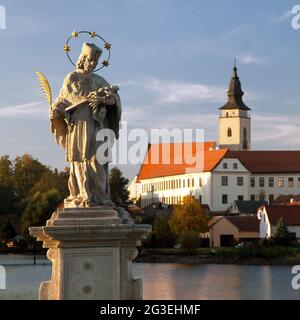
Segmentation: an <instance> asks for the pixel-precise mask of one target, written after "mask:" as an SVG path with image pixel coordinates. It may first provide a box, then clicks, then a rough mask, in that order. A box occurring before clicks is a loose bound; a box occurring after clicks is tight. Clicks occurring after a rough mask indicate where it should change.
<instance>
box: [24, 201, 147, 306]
mask: <svg viewBox="0 0 300 320" xmlns="http://www.w3.org/2000/svg"><path fill="white" fill-rule="evenodd" d="M149 232H150V226H148V225H134V224H122V222H121V220H120V218H119V216H118V213H117V212H116V211H115V210H114V209H113V208H112V207H96V208H73V209H72V208H67V209H64V210H59V211H56V212H54V213H53V215H52V217H51V219H50V220H48V221H47V224H46V226H44V227H32V228H30V234H31V235H32V236H34V237H36V238H37V239H38V240H39V241H43V246H44V247H45V248H49V250H48V252H47V257H48V258H49V260H51V261H52V277H51V280H50V281H45V282H43V283H42V284H41V286H40V299H41V300H68V299H88V300H111V299H142V281H141V280H140V279H133V277H132V270H131V265H132V260H133V259H134V258H135V257H136V255H137V253H138V251H137V249H136V247H137V246H138V245H140V240H141V239H143V238H145V237H146V236H147V234H148V233H149Z"/></svg>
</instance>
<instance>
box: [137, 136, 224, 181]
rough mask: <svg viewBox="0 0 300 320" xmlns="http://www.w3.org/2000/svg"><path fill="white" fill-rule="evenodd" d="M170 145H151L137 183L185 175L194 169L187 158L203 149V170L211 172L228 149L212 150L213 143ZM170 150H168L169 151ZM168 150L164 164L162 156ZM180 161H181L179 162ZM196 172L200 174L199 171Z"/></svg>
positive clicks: (193, 165)
mask: <svg viewBox="0 0 300 320" xmlns="http://www.w3.org/2000/svg"><path fill="white" fill-rule="evenodd" d="M184 146H185V147H184V148H183V144H181V143H171V144H152V145H149V147H148V152H147V154H146V156H145V160H144V163H143V164H142V166H141V169H140V172H139V175H138V181H140V180H143V179H150V178H158V177H164V176H172V175H179V174H185V173H187V171H188V170H193V169H196V167H195V164H190V163H188V162H189V160H188V159H189V157H195V155H196V151H198V150H201V148H202V147H203V151H204V152H203V170H202V171H204V172H205V171H211V170H213V168H214V167H215V166H216V165H217V164H218V163H219V162H220V160H221V159H222V158H223V157H224V155H225V153H226V152H227V150H228V149H222V150H212V149H213V148H214V147H215V142H211V141H210V142H204V143H196V142H192V143H184ZM169 148H170V149H169ZM168 150H170V156H169V157H167V158H166V159H167V160H168V159H170V161H169V163H164V162H166V161H163V160H164V156H163V155H164V154H167V153H168ZM181 159H182V161H181ZM197 172H200V171H199V170H198V171H197Z"/></svg>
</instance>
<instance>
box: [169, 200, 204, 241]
mask: <svg viewBox="0 0 300 320" xmlns="http://www.w3.org/2000/svg"><path fill="white" fill-rule="evenodd" d="M207 223H208V217H207V215H206V214H205V212H204V209H203V208H202V206H201V204H200V203H199V202H198V201H197V200H196V199H194V198H193V197H192V196H187V197H184V199H183V204H182V205H178V206H175V207H174V211H173V214H172V216H171V218H170V220H169V224H170V228H171V231H172V232H174V233H175V234H176V235H177V236H178V237H181V238H182V237H183V235H184V234H185V233H186V232H188V231H194V232H197V234H199V233H200V232H206V231H207V229H208V227H207Z"/></svg>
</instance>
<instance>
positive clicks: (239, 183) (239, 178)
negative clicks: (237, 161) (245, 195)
mask: <svg viewBox="0 0 300 320" xmlns="http://www.w3.org/2000/svg"><path fill="white" fill-rule="evenodd" d="M243 184H244V179H243V177H237V185H238V186H242V185H243Z"/></svg>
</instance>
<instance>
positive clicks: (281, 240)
mask: <svg viewBox="0 0 300 320" xmlns="http://www.w3.org/2000/svg"><path fill="white" fill-rule="evenodd" d="M288 238H289V230H288V228H287V226H286V224H285V223H284V221H283V219H282V218H280V219H279V221H278V222H277V226H276V231H275V234H274V237H273V239H274V241H275V243H276V244H277V245H280V244H281V245H286V244H287V242H288Z"/></svg>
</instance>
